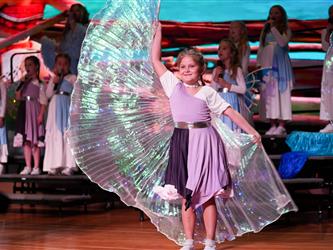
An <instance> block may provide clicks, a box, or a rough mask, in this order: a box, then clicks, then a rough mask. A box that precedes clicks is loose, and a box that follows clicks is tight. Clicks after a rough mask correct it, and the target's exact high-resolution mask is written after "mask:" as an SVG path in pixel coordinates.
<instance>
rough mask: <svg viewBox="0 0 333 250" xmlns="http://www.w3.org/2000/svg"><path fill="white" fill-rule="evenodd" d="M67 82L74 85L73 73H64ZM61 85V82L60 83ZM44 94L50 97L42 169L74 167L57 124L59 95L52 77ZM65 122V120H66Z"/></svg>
mask: <svg viewBox="0 0 333 250" xmlns="http://www.w3.org/2000/svg"><path fill="white" fill-rule="evenodd" d="M64 80H66V82H67V83H70V84H72V85H74V83H75V81H76V76H75V75H66V76H65V77H64ZM62 85H63V84H62ZM46 95H47V97H48V98H49V99H50V98H51V101H50V104H49V110H48V116H47V123H46V134H45V157H44V164H43V171H46V172H48V171H50V170H54V169H60V170H62V169H64V168H71V169H73V170H75V169H76V164H75V160H74V158H73V156H72V153H71V150H70V147H69V145H68V143H67V138H66V133H65V132H64V131H61V129H60V128H59V126H58V125H57V117H56V116H57V108H59V104H58V105H57V101H59V99H58V100H57V98H59V95H57V94H56V92H55V90H54V84H53V77H51V80H50V82H49V83H48V85H47V89H46ZM60 97H63V98H70V96H60ZM66 122H67V121H66Z"/></svg>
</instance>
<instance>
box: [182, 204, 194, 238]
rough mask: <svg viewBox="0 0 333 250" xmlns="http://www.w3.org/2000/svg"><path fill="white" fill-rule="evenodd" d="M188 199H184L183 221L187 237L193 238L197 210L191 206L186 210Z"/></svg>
mask: <svg viewBox="0 0 333 250" xmlns="http://www.w3.org/2000/svg"><path fill="white" fill-rule="evenodd" d="M185 202H186V199H183V201H182V221H183V226H184V232H185V236H186V239H193V233H194V225H195V212H194V211H193V209H192V208H191V207H190V208H189V209H187V211H185Z"/></svg>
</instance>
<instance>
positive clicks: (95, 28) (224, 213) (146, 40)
mask: <svg viewBox="0 0 333 250" xmlns="http://www.w3.org/2000/svg"><path fill="white" fill-rule="evenodd" d="M158 11H159V2H158V1H156V0H136V1H108V2H107V4H106V6H105V7H104V8H103V9H102V10H101V11H100V12H99V13H98V14H97V16H96V17H95V19H94V20H93V21H92V23H91V24H90V26H89V27H88V31H87V35H86V38H85V40H84V42H83V47H82V52H81V58H80V63H79V76H78V81H77V82H76V83H75V86H74V92H73V95H72V102H71V110H70V124H69V130H68V135H69V142H70V145H71V148H72V152H73V154H74V156H75V159H76V162H77V164H78V166H79V167H80V168H81V169H82V171H83V172H85V173H86V174H87V176H89V178H90V179H91V180H92V181H93V182H95V183H97V184H98V185H100V186H101V187H102V188H103V189H105V190H108V191H110V192H115V193H116V194H118V195H119V197H120V198H121V200H122V201H123V202H124V203H126V204H127V205H129V206H134V207H137V208H139V209H141V210H142V211H143V212H145V214H146V215H147V216H148V217H149V218H150V219H151V221H152V223H153V224H154V225H155V226H156V227H157V229H158V230H159V231H160V232H162V233H163V234H164V235H166V236H167V237H168V238H170V239H171V240H173V241H175V242H176V243H177V244H182V243H183V242H184V240H185V235H184V231H183V226H182V222H181V202H180V200H179V199H178V200H174V201H167V200H164V199H162V198H160V197H159V196H158V195H157V194H156V193H155V192H154V187H157V186H162V185H163V181H164V177H165V172H166V167H167V164H168V149H169V143H170V138H171V135H172V132H173V122H172V118H171V114H170V108H169V102H168V99H167V97H166V96H165V94H164V92H163V89H162V87H161V85H160V82H159V80H158V79H157V78H156V75H155V73H154V71H153V68H152V64H151V61H150V57H149V53H150V48H151V42H152V38H153V34H154V27H155V22H156V21H157V20H158ZM213 124H214V126H215V128H216V130H217V132H218V133H219V135H220V136H221V137H222V138H223V141H224V143H225V145H226V154H227V157H228V163H229V168H230V169H231V175H232V180H233V189H234V192H235V194H234V196H233V198H230V199H228V200H225V199H222V198H220V197H216V204H217V209H218V224H217V231H216V240H217V241H218V242H222V241H224V240H225V239H228V240H232V239H234V238H235V237H236V236H240V235H242V234H244V233H247V232H258V231H260V230H261V229H263V227H265V226H266V225H268V224H270V223H272V222H273V221H275V220H277V219H278V218H279V217H280V216H281V215H282V214H284V213H286V212H289V211H296V210H297V207H296V206H295V204H294V202H293V201H292V199H291V198H290V196H289V194H288V192H287V190H286V188H285V186H284V185H283V183H282V181H281V179H280V178H279V176H278V173H277V171H276V169H275V168H274V166H273V165H272V163H271V161H270V159H269V158H268V156H267V155H266V153H265V151H264V150H263V149H262V148H261V147H260V146H258V145H256V144H253V143H252V142H251V139H252V138H251V136H249V135H244V134H240V135H235V134H234V133H233V132H232V131H231V130H230V129H228V128H227V127H226V126H225V125H224V124H223V123H222V122H221V121H220V120H219V119H218V118H216V119H214V122H213ZM195 211H196V214H197V221H196V226H195V236H194V238H195V240H196V241H199V242H203V240H204V238H205V230H204V224H203V217H202V212H203V211H202V207H199V208H197V209H196V210H195Z"/></svg>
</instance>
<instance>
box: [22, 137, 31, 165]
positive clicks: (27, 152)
mask: <svg viewBox="0 0 333 250" xmlns="http://www.w3.org/2000/svg"><path fill="white" fill-rule="evenodd" d="M23 150H24V160H25V165H26V166H27V167H28V168H30V169H31V151H32V149H31V144H30V143H29V142H26V143H24V148H23Z"/></svg>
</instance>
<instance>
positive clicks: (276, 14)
mask: <svg viewBox="0 0 333 250" xmlns="http://www.w3.org/2000/svg"><path fill="white" fill-rule="evenodd" d="M290 38H291V31H290V29H289V28H288V18H287V13H286V11H285V10H284V8H283V7H282V6H280V5H275V6H273V7H271V9H270V11H269V16H268V20H267V22H266V24H265V26H264V28H263V30H262V32H261V36H260V47H259V51H258V58H257V64H258V65H259V66H260V67H272V72H271V74H270V75H269V76H268V79H267V81H266V84H265V85H263V88H262V89H261V94H260V111H259V112H260V116H261V118H262V119H269V120H270V123H271V128H270V129H269V130H268V131H267V132H266V134H267V135H285V134H286V129H285V122H286V121H287V120H291V119H292V112H291V89H292V87H293V73H292V66H291V62H290V58H289V55H288V42H289V40H290Z"/></svg>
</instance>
